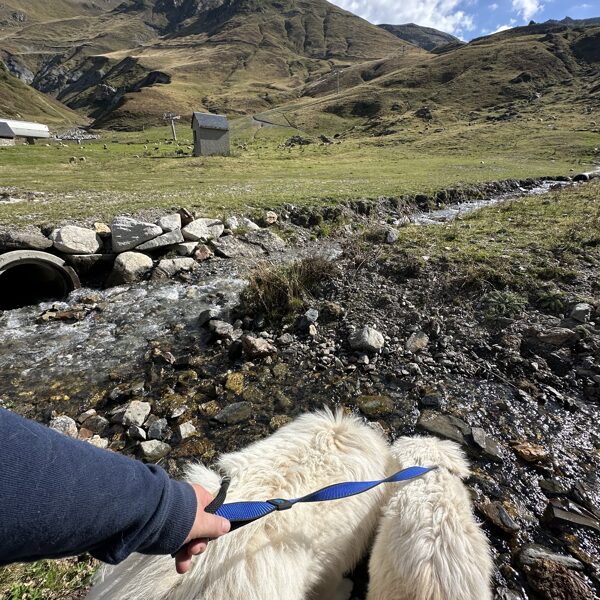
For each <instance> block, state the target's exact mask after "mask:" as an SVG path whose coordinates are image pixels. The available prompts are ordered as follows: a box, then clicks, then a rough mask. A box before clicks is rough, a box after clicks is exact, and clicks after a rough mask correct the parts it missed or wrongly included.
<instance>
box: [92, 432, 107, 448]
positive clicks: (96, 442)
mask: <svg viewBox="0 0 600 600" xmlns="http://www.w3.org/2000/svg"><path fill="white" fill-rule="evenodd" d="M87 443H88V444H91V445H92V446H96V448H100V449H101V450H106V449H107V448H108V440H107V439H105V438H103V437H100V436H99V435H95V436H93V437H91V438H90V439H89V440H87Z"/></svg>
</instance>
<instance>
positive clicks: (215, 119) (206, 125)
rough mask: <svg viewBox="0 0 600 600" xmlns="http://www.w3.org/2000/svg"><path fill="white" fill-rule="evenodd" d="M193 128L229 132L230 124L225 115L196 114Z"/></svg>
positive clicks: (193, 119)
mask: <svg viewBox="0 0 600 600" xmlns="http://www.w3.org/2000/svg"><path fill="white" fill-rule="evenodd" d="M192 127H193V128H196V127H198V128H201V129H219V130H221V131H229V122H228V121H227V117H225V116H223V115H213V114H211V113H200V112H195V113H194V114H193V116H192Z"/></svg>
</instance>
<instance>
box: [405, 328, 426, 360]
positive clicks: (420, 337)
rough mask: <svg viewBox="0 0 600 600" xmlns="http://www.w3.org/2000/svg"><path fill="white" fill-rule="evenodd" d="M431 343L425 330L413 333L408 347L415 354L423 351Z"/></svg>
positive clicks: (407, 344)
mask: <svg viewBox="0 0 600 600" xmlns="http://www.w3.org/2000/svg"><path fill="white" fill-rule="evenodd" d="M427 344H429V336H428V335H427V334H426V333H424V332H423V331H417V332H415V333H413V334H412V335H411V336H410V337H409V338H408V340H407V342H406V349H407V350H408V351H409V352H412V353H413V354H416V353H417V352H421V351H422V350H425V348H427Z"/></svg>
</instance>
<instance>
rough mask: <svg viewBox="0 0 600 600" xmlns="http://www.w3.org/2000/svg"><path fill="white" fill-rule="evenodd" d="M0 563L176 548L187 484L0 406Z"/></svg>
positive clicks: (190, 513) (189, 499) (190, 496)
mask: <svg viewBox="0 0 600 600" xmlns="http://www.w3.org/2000/svg"><path fill="white" fill-rule="evenodd" d="M0 482H1V484H0V564H2V563H4V564H5V563H9V562H18V561H29V560H36V559H38V558H58V557H61V556H69V555H76V554H80V553H82V552H85V551H88V552H90V553H92V554H93V555H94V556H95V557H96V558H99V559H100V560H103V561H105V562H109V563H118V562H120V561H122V560H124V559H125V558H127V556H128V555H129V554H131V553H132V552H142V553H146V554H169V553H172V552H175V551H176V550H178V549H179V548H180V546H181V545H182V544H183V542H184V540H185V539H186V537H187V535H188V533H189V532H190V529H191V528H192V524H193V522H194V519H195V516H196V508H197V502H196V496H195V493H194V491H193V489H192V487H191V486H190V485H189V484H187V483H183V482H177V481H173V480H171V479H169V477H168V476H167V474H166V473H165V472H164V471H163V470H162V469H160V468H159V467H155V466H148V465H145V464H143V463H141V462H138V461H134V460H130V459H128V458H126V457H124V456H121V455H119V454H116V453H113V452H109V451H105V450H99V449H98V448H95V447H94V446H91V445H90V444H86V443H84V442H80V441H77V440H72V439H70V438H67V437H65V436H63V435H61V434H60V433H57V432H54V431H51V430H49V429H48V428H46V427H43V426H41V425H39V424H37V423H33V422H32V421H27V420H25V419H22V418H21V417H18V416H17V415H15V414H13V413H10V412H8V411H5V410H2V409H0Z"/></svg>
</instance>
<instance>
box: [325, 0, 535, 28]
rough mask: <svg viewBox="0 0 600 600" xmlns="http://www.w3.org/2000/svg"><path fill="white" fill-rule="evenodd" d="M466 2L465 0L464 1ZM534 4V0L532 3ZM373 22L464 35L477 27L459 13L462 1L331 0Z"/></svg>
mask: <svg viewBox="0 0 600 600" xmlns="http://www.w3.org/2000/svg"><path fill="white" fill-rule="evenodd" d="M465 1H466V0H465ZM533 1H535V0H533ZM332 2H333V3H334V4H337V5H338V6H340V7H341V8H344V9H346V10H349V11H350V12H352V13H354V14H355V15H359V16H361V17H363V18H364V19H367V21H371V23H389V24H391V25H400V24H402V23H416V24H417V25H424V26H426V27H435V29H440V30H441V31H446V32H447V33H453V34H455V35H459V36H460V35H461V33H463V32H465V31H471V30H473V29H474V28H475V24H474V22H473V16H472V15H469V14H467V13H466V12H465V11H464V10H460V5H461V4H462V3H463V1H462V0H404V2H398V1H397V0H332Z"/></svg>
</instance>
